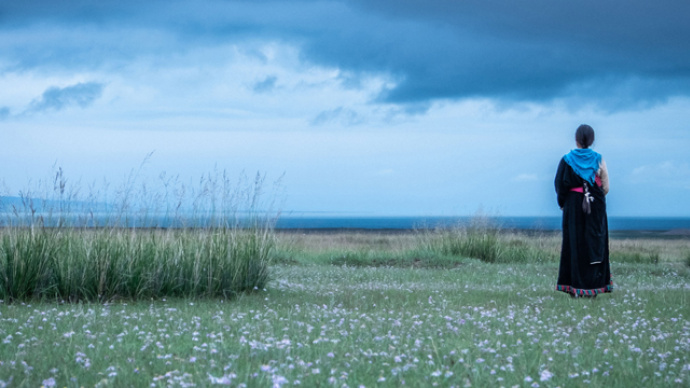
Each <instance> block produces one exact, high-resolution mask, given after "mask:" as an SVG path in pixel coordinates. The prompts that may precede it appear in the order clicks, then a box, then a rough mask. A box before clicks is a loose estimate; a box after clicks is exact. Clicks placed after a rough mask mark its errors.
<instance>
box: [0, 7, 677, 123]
mask: <svg viewBox="0 0 690 388" xmlns="http://www.w3.org/2000/svg"><path fill="white" fill-rule="evenodd" d="M190 4H191V3H189V2H184V1H165V2H163V1H149V2H146V3H144V4H143V5H142V4H141V3H139V2H134V1H102V2H96V3H84V2H81V1H66V2H60V4H59V6H58V5H56V4H55V3H54V2H51V1H34V2H16V3H14V2H12V3H4V4H3V5H2V6H0V21H2V26H3V27H0V36H3V35H4V38H3V39H2V40H3V41H4V43H1V44H0V46H2V47H1V48H2V49H3V50H4V51H5V52H6V53H8V58H6V60H7V61H6V62H5V63H4V64H3V65H4V66H5V67H14V68H26V67H31V68H40V67H44V66H51V67H52V66H59V65H60V64H62V65H64V66H70V67H74V66H77V67H79V66H82V67H84V68H89V67H103V66H117V65H119V64H121V63H126V62H127V61H130V60H132V58H136V57H138V56H142V55H149V56H150V55H161V56H162V55H169V54H170V53H174V52H181V51H186V50H191V49H193V48H198V47H214V46H216V45H220V44H227V43H231V42H234V41H240V40H244V41H246V40H248V39H254V40H256V41H264V42H266V41H277V42H281V43H284V44H290V45H294V46H295V47H297V48H298V49H299V50H300V55H301V58H302V60H303V61H305V62H307V63H313V64H316V65H320V66H328V67H334V68H338V69H340V70H342V71H343V72H348V73H349V74H354V75H356V76H357V75H359V76H368V75H371V74H378V75H384V76H386V77H389V78H390V79H391V80H393V84H392V86H390V87H387V88H384V89H382V90H381V91H380V93H379V95H378V98H376V101H377V102H384V103H393V104H401V105H410V104H419V103H428V102H431V101H436V100H444V99H450V100H461V99H468V98H490V99H495V100H499V101H503V102H508V103H509V102H511V101H534V102H548V101H553V100H557V99H566V100H569V101H571V102H578V101H580V102H581V103H582V101H584V102H587V101H593V102H596V103H604V102H605V105H606V106H604V108H606V109H610V110H616V109H621V108H626V107H631V106H634V107H638V106H640V105H643V106H645V105H653V104H656V103H660V102H664V101H666V100H667V99H668V98H670V97H674V96H688V95H690V49H689V47H688V42H690V23H687V21H686V20H685V19H686V16H687V15H690V3H688V2H686V1H681V0H662V1H658V2H654V3H650V2H648V1H643V0H632V1H626V2H601V1H594V0H585V1H578V2H560V1H559V2H554V1H551V0H528V1H521V2H513V1H495V0H481V1H479V0H468V1H450V0H448V1H434V2H424V1H420V0H395V1H393V0H380V1H362V0H351V1H319V0H314V1H253V2H248V1H219V0H206V1H201V2H195V3H194V6H190ZM37 23H42V24H43V25H45V27H43V28H44V29H45V31H46V34H43V36H34V37H33V38H31V36H29V37H26V36H25V37H24V39H23V41H21V42H18V41H16V40H15V41H14V43H13V41H12V40H11V39H7V38H8V37H11V36H13V34H17V33H19V32H21V31H22V30H23V29H25V28H29V27H31V26H34V25H36V24H37ZM74 31H78V32H79V35H78V39H65V38H68V37H70V36H72V35H71V34H72V33H73V32H74ZM48 32H50V34H48ZM51 37H52V38H51ZM164 53H165V54H164ZM0 66H1V65H0ZM266 81H268V83H267V84H266V85H264V84H261V83H258V84H256V87H257V88H258V89H257V91H261V90H263V89H262V87H264V86H267V87H269V89H270V86H272V84H271V82H270V80H269V79H266Z"/></svg>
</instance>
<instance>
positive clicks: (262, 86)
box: [252, 76, 278, 93]
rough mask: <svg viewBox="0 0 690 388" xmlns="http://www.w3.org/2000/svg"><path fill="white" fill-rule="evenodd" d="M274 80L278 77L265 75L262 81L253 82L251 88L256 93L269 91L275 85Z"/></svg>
mask: <svg viewBox="0 0 690 388" xmlns="http://www.w3.org/2000/svg"><path fill="white" fill-rule="evenodd" d="M276 81H278V77H275V76H269V77H266V79H264V80H263V81H259V82H257V83H255V84H254V87H253V88H252V90H254V92H256V93H265V92H270V91H272V90H273V89H274V88H275V87H276Z"/></svg>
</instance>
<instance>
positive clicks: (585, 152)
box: [563, 148, 601, 184]
mask: <svg viewBox="0 0 690 388" xmlns="http://www.w3.org/2000/svg"><path fill="white" fill-rule="evenodd" d="M563 159H565V162H566V163H568V165H569V166H570V167H572V168H573V171H575V173H576V174H577V175H579V176H580V177H581V178H582V179H584V180H586V181H588V182H589V183H591V184H594V179H595V176H596V174H597V171H598V170H599V164H600V163H601V155H600V154H598V153H596V152H594V151H592V150H591V149H590V148H577V149H574V150H572V151H570V153H568V154H566V155H565V156H564V157H563Z"/></svg>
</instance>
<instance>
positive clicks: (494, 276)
mask: <svg viewBox="0 0 690 388" xmlns="http://www.w3.org/2000/svg"><path fill="white" fill-rule="evenodd" d="M417 238H418V236H415V235H377V234H329V235H295V234H290V235H281V236H279V242H278V245H277V252H278V257H277V260H278V262H279V264H277V265H274V266H273V267H272V272H271V273H272V280H271V281H270V282H269V283H268V285H267V287H266V289H265V290H263V291H260V292H258V293H253V294H241V295H239V296H238V297H237V298H236V299H233V300H225V299H207V300H204V299H201V300H199V299H194V300H193V299H168V300H165V299H163V300H160V299H159V300H155V301H145V300H139V301H137V302H131V301H128V302H125V301H119V302H117V301H116V302H112V303H108V304H55V303H28V302H25V303H14V304H10V305H8V304H6V303H3V304H0V339H2V343H1V344H0V386H4V385H7V386H13V387H14V386H18V387H22V386H26V387H36V386H41V385H43V386H60V387H62V386H68V387H81V386H85V387H90V386H153V387H159V386H160V387H163V386H192V385H195V386H211V385H230V386H247V387H252V386H299V385H301V386H306V387H313V386H338V387H341V386H349V387H359V386H366V387H373V386H382V387H383V386H391V387H392V386H401V385H405V386H415V387H416V386H443V387H450V386H456V387H466V386H475V387H482V386H496V387H499V386H505V387H513V386H519V387H556V386H561V387H578V386H612V387H630V386H655V387H656V386H670V387H685V386H688V385H690V270H689V269H688V266H687V265H686V264H685V263H684V261H685V260H686V259H685V256H684V255H685V252H687V248H688V241H687V240H675V241H670V242H668V241H655V240H649V241H647V240H637V241H627V240H626V241H612V251H613V250H614V248H615V250H616V251H617V252H623V253H618V254H619V255H620V256H619V257H620V260H619V261H615V260H613V261H612V270H613V274H614V282H615V287H616V289H615V291H614V292H613V293H612V294H605V295H602V296H600V297H598V298H597V299H595V300H573V299H570V298H569V297H567V295H565V294H563V293H557V292H556V291H554V290H553V289H554V283H555V279H556V276H557V269H558V264H557V262H555V261H554V260H553V259H549V257H550V256H549V255H547V254H543V255H542V256H543V257H542V258H540V259H538V260H529V259H525V260H524V261H523V262H519V263H503V262H502V259H500V258H501V257H504V256H502V255H498V256H497V257H498V260H496V261H497V262H498V263H496V262H494V263H487V262H484V261H480V260H476V259H471V258H463V257H461V256H452V255H448V256H444V255H442V254H439V253H438V251H437V250H435V249H436V248H438V246H437V245H434V246H435V247H436V248H434V249H431V248H433V247H431V248H429V245H428V244H427V245H426V248H424V246H422V248H420V242H419V240H417ZM520 239H522V240H523V241H524V242H523V243H517V242H512V243H511V241H513V240H514V241H518V240H520ZM425 241H427V242H428V241H429V240H425ZM530 241H531V243H530ZM504 242H505V243H506V244H508V245H507V246H511V245H512V246H521V247H523V245H524V246H526V248H525V247H523V248H524V249H523V248H520V249H518V250H522V251H524V250H525V249H527V250H529V249H536V248H535V244H536V246H540V247H541V248H539V249H541V252H550V251H551V250H553V249H555V248H554V247H557V245H558V244H557V238H556V237H548V236H547V237H532V238H527V237H519V238H518V237H515V238H513V237H510V238H508V240H506V241H504ZM434 244H435V243H434ZM505 246H506V245H503V243H501V244H499V245H498V247H499V248H501V247H503V248H501V250H502V249H505ZM501 250H499V253H500V252H501ZM645 250H646V251H645ZM430 252H432V253H430ZM434 252H435V253H434ZM625 252H630V253H631V254H627V253H625ZM635 252H638V253H639V252H652V254H642V255H638V256H635V255H634V254H633V253H635ZM504 254H506V253H504ZM510 254H515V253H514V252H513V253H510ZM655 257H656V258H657V260H656V263H654V261H655V260H654V259H655ZM396 259H397V260H396ZM626 260H627V261H626ZM396 263H398V264H396Z"/></svg>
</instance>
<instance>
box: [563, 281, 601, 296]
mask: <svg viewBox="0 0 690 388" xmlns="http://www.w3.org/2000/svg"><path fill="white" fill-rule="evenodd" d="M556 291H563V292H565V293H567V294H570V295H574V296H594V295H597V294H602V293H606V292H612V291H613V282H611V283H610V284H608V285H607V286H606V287H602V288H594V289H591V290H585V289H581V288H575V287H571V286H566V285H562V284H559V285H557V286H556Z"/></svg>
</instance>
